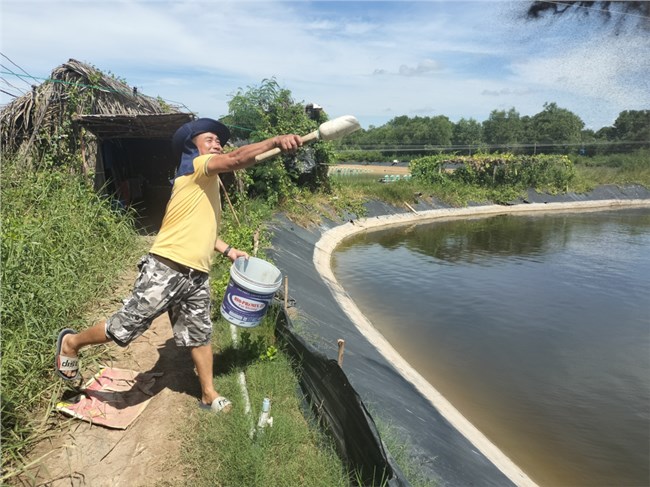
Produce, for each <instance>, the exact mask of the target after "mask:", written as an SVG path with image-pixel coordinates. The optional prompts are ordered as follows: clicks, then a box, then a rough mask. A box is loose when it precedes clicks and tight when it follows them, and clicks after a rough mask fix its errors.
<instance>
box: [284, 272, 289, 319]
mask: <svg viewBox="0 0 650 487" xmlns="http://www.w3.org/2000/svg"><path fill="white" fill-rule="evenodd" d="M288 302H289V276H284V310H285V311H286V310H287V303H288Z"/></svg>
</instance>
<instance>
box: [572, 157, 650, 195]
mask: <svg viewBox="0 0 650 487" xmlns="http://www.w3.org/2000/svg"><path fill="white" fill-rule="evenodd" d="M574 164H575V167H576V172H577V180H576V183H575V187H576V191H589V190H591V189H593V188H595V187H597V186H600V185H603V184H615V185H629V184H640V185H642V186H645V187H646V188H650V150H648V149H645V150H640V151H637V152H635V153H633V154H614V155H611V156H596V157H592V158H586V157H576V158H575V160H574Z"/></svg>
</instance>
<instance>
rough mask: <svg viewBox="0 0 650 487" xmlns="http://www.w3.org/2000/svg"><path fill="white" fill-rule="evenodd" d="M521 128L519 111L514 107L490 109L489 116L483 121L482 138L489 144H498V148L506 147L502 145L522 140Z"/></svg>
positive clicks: (509, 144) (522, 128)
mask: <svg viewBox="0 0 650 487" xmlns="http://www.w3.org/2000/svg"><path fill="white" fill-rule="evenodd" d="M523 130H524V127H523V123H522V121H521V117H520V116H519V112H517V110H515V109H514V108H511V109H510V110H508V111H507V112H506V111H504V110H492V112H491V113H490V116H489V118H488V119H487V120H485V121H484V122H483V139H484V141H485V142H486V143H488V144H490V145H494V146H500V147H498V149H506V147H503V146H511V145H514V144H518V143H520V142H521V141H522V138H523Z"/></svg>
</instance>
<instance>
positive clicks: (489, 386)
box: [333, 209, 650, 486]
mask: <svg viewBox="0 0 650 487" xmlns="http://www.w3.org/2000/svg"><path fill="white" fill-rule="evenodd" d="M333 266H334V272H335V274H336V276H337V279H338V280H339V282H340V283H341V284H342V285H343V287H344V288H345V289H346V291H348V293H349V294H350V295H351V296H352V298H353V299H354V300H355V302H356V303H357V305H358V306H359V308H360V309H361V310H362V311H363V312H364V314H366V316H367V317H368V318H369V319H370V320H371V321H372V323H373V325H375V326H376V327H377V328H378V329H379V330H380V331H381V332H382V333H383V334H384V336H385V337H386V338H387V339H388V340H389V341H390V342H391V343H392V344H393V346H394V347H395V348H396V349H397V350H398V351H399V352H400V353H401V354H402V355H403V356H404V357H405V358H406V359H407V360H408V361H409V362H410V363H411V364H412V365H413V366H414V367H415V368H416V369H417V370H418V371H419V372H420V373H421V374H422V375H423V376H424V377H426V378H427V380H429V382H431V383H432V384H433V385H434V387H436V388H437V389H438V390H439V391H440V392H441V393H443V394H444V395H445V396H446V397H447V398H448V399H449V400H450V401H451V402H452V403H453V404H454V405H455V406H456V407H457V408H458V409H459V410H460V411H461V412H462V413H463V414H464V415H465V416H466V417H468V419H470V420H471V421H472V422H473V423H474V424H475V425H476V426H477V427H478V428H479V429H480V430H481V431H483V433H484V434H486V435H487V436H488V437H489V438H491V439H492V441H494V442H495V443H496V444H497V445H498V446H499V447H500V448H501V449H502V450H503V451H504V452H505V453H506V454H508V455H509V456H510V457H511V458H512V459H513V461H515V462H516V463H517V464H518V465H519V466H520V467H522V468H523V469H524V470H525V471H526V472H527V473H528V474H529V475H530V476H531V477H532V478H533V479H534V480H536V481H537V482H539V483H540V484H542V485H549V486H558V485H585V486H593V485H603V486H604V485H617V486H640V485H649V484H650V466H649V464H650V460H649V459H650V277H649V276H650V211H648V210H647V209H635V210H620V211H607V212H598V213H584V214H577V213H574V214H564V213H563V214H556V215H544V216H540V215H536V216H498V217H491V218H482V219H463V220H458V221H453V222H439V223H431V224H422V225H417V226H410V227H402V228H400V229H395V228H391V229H388V230H380V231H374V232H370V233H367V234H363V235H358V236H356V237H354V238H353V239H351V240H349V241H346V242H345V243H344V244H343V245H342V246H341V247H339V249H337V252H336V253H335V255H334V258H333Z"/></svg>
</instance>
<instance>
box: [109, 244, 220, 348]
mask: <svg viewBox="0 0 650 487" xmlns="http://www.w3.org/2000/svg"><path fill="white" fill-rule="evenodd" d="M138 269H140V275H139V276H138V278H137V279H136V281H135V284H134V285H133V291H132V294H131V296H130V297H129V298H127V299H125V300H124V306H122V309H120V310H119V311H118V312H117V313H115V314H114V315H113V316H111V317H110V318H108V320H106V334H107V336H109V337H110V338H112V339H113V340H114V341H115V343H117V344H118V345H120V346H123V347H125V346H126V345H128V344H129V343H130V342H132V341H133V340H135V339H136V338H137V337H139V336H140V335H142V334H143V333H144V332H145V331H146V330H147V329H148V328H149V327H150V326H151V323H152V322H153V320H154V319H155V318H157V317H158V316H160V315H161V314H163V313H164V312H165V311H168V312H169V317H170V320H171V322H172V328H173V332H174V341H175V342H176V344H177V345H180V346H186V347H196V346H201V345H207V344H208V343H210V339H211V337H212V320H211V319H210V283H209V281H208V274H206V273H204V272H199V271H190V272H189V273H181V272H178V271H176V270H174V269H171V268H169V267H167V266H166V265H165V264H163V263H162V262H159V261H158V260H157V259H155V258H154V257H153V256H151V255H150V254H149V255H146V256H144V257H143V258H142V259H140V262H139V263H138Z"/></svg>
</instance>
